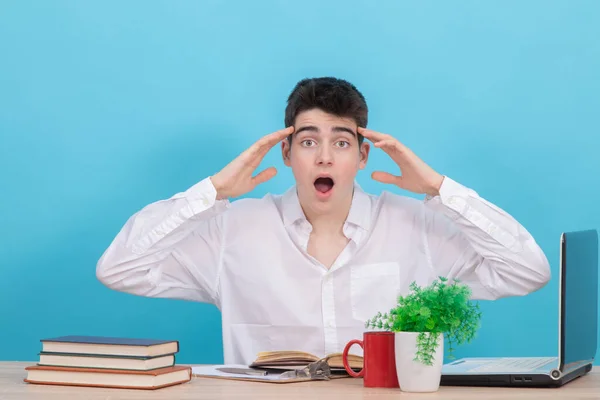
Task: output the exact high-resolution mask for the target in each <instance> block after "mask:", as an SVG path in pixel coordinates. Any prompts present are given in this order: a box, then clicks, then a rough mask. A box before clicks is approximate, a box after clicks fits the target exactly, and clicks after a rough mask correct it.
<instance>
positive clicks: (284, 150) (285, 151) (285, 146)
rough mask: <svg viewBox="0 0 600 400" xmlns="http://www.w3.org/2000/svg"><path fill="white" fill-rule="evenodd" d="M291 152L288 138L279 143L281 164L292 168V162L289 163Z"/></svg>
mask: <svg viewBox="0 0 600 400" xmlns="http://www.w3.org/2000/svg"><path fill="white" fill-rule="evenodd" d="M291 152H292V148H291V146H290V141H289V139H288V138H285V139H284V140H283V141H282V142H281V156H282V157H283V163H284V164H285V165H286V166H288V167H291V166H292V162H291V161H290V156H291Z"/></svg>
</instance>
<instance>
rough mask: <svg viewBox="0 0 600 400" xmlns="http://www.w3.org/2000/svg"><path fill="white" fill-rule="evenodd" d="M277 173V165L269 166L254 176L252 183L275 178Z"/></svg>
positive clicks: (256, 183) (255, 183) (258, 183)
mask: <svg viewBox="0 0 600 400" xmlns="http://www.w3.org/2000/svg"><path fill="white" fill-rule="evenodd" d="M275 175H277V169H275V167H269V168H267V169H265V170H264V171H262V172H260V173H259V174H257V175H256V176H255V177H253V178H252V183H254V185H260V184H261V183H265V182H266V181H268V180H269V179H271V178H273V177H274V176H275Z"/></svg>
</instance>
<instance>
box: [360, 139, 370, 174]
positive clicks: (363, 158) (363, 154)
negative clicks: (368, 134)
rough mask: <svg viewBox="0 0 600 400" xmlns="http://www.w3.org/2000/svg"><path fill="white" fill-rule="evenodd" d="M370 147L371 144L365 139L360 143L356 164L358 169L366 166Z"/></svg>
mask: <svg viewBox="0 0 600 400" xmlns="http://www.w3.org/2000/svg"><path fill="white" fill-rule="evenodd" d="M370 149H371V146H370V145H369V143H367V142H366V141H364V142H363V143H362V144H361V145H360V163H359V164H358V167H359V168H360V169H363V168H365V167H366V166H367V160H368V158H369V150H370Z"/></svg>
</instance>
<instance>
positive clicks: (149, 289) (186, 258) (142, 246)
mask: <svg viewBox="0 0 600 400" xmlns="http://www.w3.org/2000/svg"><path fill="white" fill-rule="evenodd" d="M216 196H217V193H216V190H215V188H214V186H213V184H212V182H211V180H210V178H206V179H204V180H202V181H201V182H199V183H197V184H196V185H194V186H192V187H191V188H189V189H188V190H187V191H185V192H182V193H178V194H176V195H174V196H173V197H171V198H169V199H167V200H161V201H157V202H155V203H152V204H150V205H148V206H146V207H144V208H143V209H141V210H140V211H138V212H137V213H136V214H134V215H133V216H131V217H130V218H129V220H128V221H127V222H126V223H125V225H124V226H123V227H122V228H121V230H120V232H119V233H118V234H117V236H116V237H115V238H114V240H113V241H112V243H111V244H110V246H109V247H108V248H107V249H106V251H105V252H104V254H103V255H102V256H101V258H100V260H99V261H98V263H97V266H96V276H97V278H98V279H99V280H100V282H102V283H103V284H104V285H105V286H107V287H109V288H111V289H114V290H117V291H122V292H126V293H130V294H134V295H139V296H146V297H163V298H175V299H182V300H192V301H199V302H206V303H213V304H218V302H219V293H218V289H217V288H218V277H219V271H220V268H221V262H222V249H223V247H224V246H223V243H224V235H225V232H224V218H225V214H226V213H224V211H225V210H226V209H227V208H228V207H229V202H228V201H227V200H217V199H216Z"/></svg>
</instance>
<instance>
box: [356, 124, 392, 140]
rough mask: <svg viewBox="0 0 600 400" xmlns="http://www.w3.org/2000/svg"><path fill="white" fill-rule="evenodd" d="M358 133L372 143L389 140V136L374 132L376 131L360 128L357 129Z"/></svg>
mask: <svg viewBox="0 0 600 400" xmlns="http://www.w3.org/2000/svg"><path fill="white" fill-rule="evenodd" d="M358 133H360V134H361V135H363V136H364V137H366V138H367V139H369V140H370V141H372V142H373V143H375V142H379V141H381V140H387V139H390V138H391V136H390V135H386V134H384V133H381V132H376V131H372V130H370V129H366V128H361V127H359V128H358Z"/></svg>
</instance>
